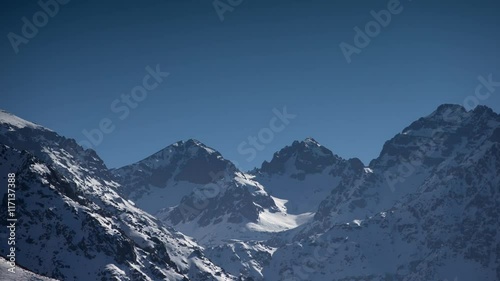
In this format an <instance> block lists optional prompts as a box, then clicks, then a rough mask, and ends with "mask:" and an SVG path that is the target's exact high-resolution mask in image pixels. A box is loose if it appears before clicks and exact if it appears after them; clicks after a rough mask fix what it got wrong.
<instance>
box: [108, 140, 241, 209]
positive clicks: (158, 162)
mask: <svg viewBox="0 0 500 281" xmlns="http://www.w3.org/2000/svg"><path fill="white" fill-rule="evenodd" d="M226 170H228V171H234V170H236V168H235V167H234V165H233V164H232V163H231V162H229V161H228V160H226V159H224V158H223V157H222V156H221V155H220V153H219V152H217V151H215V150H213V149H211V148H209V147H207V146H205V145H204V144H202V143H200V142H199V141H197V140H192V139H191V140H187V141H185V142H184V141H179V142H177V143H175V144H173V145H170V146H167V147H166V148H164V149H162V150H160V151H158V152H157V153H155V154H153V155H151V156H149V157H147V158H145V159H143V160H141V161H139V162H137V163H134V164H131V165H128V166H124V167H122V168H119V169H116V170H113V171H112V172H113V174H114V176H115V180H116V181H118V182H119V183H121V184H122V186H123V187H122V189H120V190H119V192H120V194H122V195H123V196H124V197H126V198H129V199H132V200H137V199H139V198H141V197H142V196H143V195H144V194H146V193H148V192H149V191H150V190H151V187H157V188H168V186H169V182H170V181H177V182H179V181H180V182H186V183H193V184H209V183H213V182H215V181H216V180H218V179H219V178H220V177H221V175H222V174H223V173H224V172H225V171H226ZM189 192H190V191H188V193H189ZM164 207H169V206H164Z"/></svg>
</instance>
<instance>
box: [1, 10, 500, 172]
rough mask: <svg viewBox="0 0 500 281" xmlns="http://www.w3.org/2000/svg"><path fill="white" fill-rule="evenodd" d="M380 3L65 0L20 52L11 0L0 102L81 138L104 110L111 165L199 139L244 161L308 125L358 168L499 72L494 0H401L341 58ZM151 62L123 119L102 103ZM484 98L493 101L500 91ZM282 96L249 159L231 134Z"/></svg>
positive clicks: (260, 156) (246, 132)
mask: <svg viewBox="0 0 500 281" xmlns="http://www.w3.org/2000/svg"><path fill="white" fill-rule="evenodd" d="M222 1H223V2H226V1H225V0H222ZM388 2H389V1H326V0H325V1H292V0H281V1H278V0H265V1H264V0H259V1H256V0H252V1H250V0H244V1H243V3H242V4H241V5H239V6H237V7H235V8H234V11H232V12H227V13H225V14H224V17H225V18H224V21H220V19H219V17H218V15H217V13H216V12H215V9H214V7H213V5H212V1H199V0H196V1H195V0H177V1H167V0H163V1H117V0H116V1H77V0H73V1H71V2H70V3H68V4H66V5H64V6H61V7H60V11H59V12H58V13H57V14H56V15H55V16H54V17H53V18H50V19H49V22H48V23H47V25H46V26H44V27H42V28H40V30H39V32H38V34H37V35H36V36H35V37H34V38H32V39H30V40H29V42H28V43H27V44H21V45H20V46H19V53H18V54H15V52H14V50H13V48H12V46H11V44H10V42H9V39H8V37H7V34H8V33H9V32H14V33H16V34H19V35H20V34H21V28H22V26H23V22H22V21H21V18H22V17H24V16H26V17H27V18H29V19H31V18H32V16H33V14H34V13H35V12H37V11H39V10H41V8H40V7H39V6H38V4H37V3H36V1H8V2H6V3H3V7H2V9H1V12H0V13H1V17H0V22H1V26H0V28H1V30H0V34H2V36H3V37H2V38H3V39H1V40H0V50H1V66H0V72H1V81H0V82H1V85H2V89H1V99H0V108H2V109H5V110H7V111H10V112H12V113H14V114H16V115H19V116H21V117H23V118H25V119H28V120H30V121H33V122H36V123H39V124H42V125H44V126H46V127H49V128H51V129H53V130H55V131H57V132H58V133H60V134H61V135H64V136H67V137H71V138H75V139H76V140H78V141H80V140H85V138H84V135H83V134H82V130H84V129H87V130H90V129H93V128H96V127H98V124H99V122H100V120H101V119H103V118H109V119H110V120H112V122H113V124H114V125H115V126H116V128H115V130H114V131H113V132H112V133H109V134H105V135H104V139H103V141H102V142H101V143H100V144H99V145H98V146H97V147H95V150H96V151H97V152H98V153H99V155H100V156H101V157H102V158H103V159H104V161H105V162H106V164H107V165H108V166H109V167H118V166H122V165H126V164H129V163H132V162H135V161H137V160H140V159H142V158H144V157H146V156H148V155H150V154H152V153H154V152H156V151H158V150H160V149H162V148H163V147H165V146H167V145H169V144H171V143H174V142H176V141H178V140H185V139H188V138H196V139H198V140H200V141H202V142H204V143H206V144H207V145H209V146H211V147H214V148H215V149H217V150H219V151H220V152H221V153H222V154H223V156H225V157H226V158H228V159H230V160H234V161H237V162H238V163H239V165H240V167H242V168H243V169H250V168H252V167H254V166H260V164H261V163H262V161H263V160H265V159H270V158H271V157H272V154H273V153H274V152H275V151H277V150H279V149H280V148H282V147H284V146H285V145H288V144H290V143H291V142H292V141H293V140H301V139H304V138H306V137H309V136H311V137H314V138H315V139H316V140H318V141H319V142H320V143H322V144H323V145H325V146H326V147H328V148H330V149H331V150H332V151H333V152H334V153H336V154H338V155H340V156H341V157H344V158H351V157H359V158H360V159H361V160H362V161H363V162H365V163H366V164H368V162H369V161H370V160H371V159H373V158H375V157H377V156H378V154H379V152H380V150H381V148H382V145H383V143H384V142H385V141H386V140H388V139H389V138H391V137H393V136H394V135H395V134H396V133H398V132H400V131H401V130H402V129H403V128H404V127H405V126H407V125H409V124H410V122H412V121H414V120H416V119H417V118H419V117H421V116H425V115H427V114H429V113H431V112H432V111H433V110H434V109H435V108H436V107H437V106H438V105H439V104H442V103H459V104H462V103H463V102H464V99H465V98H466V97H467V96H469V95H473V94H474V89H475V87H476V86H477V85H478V84H479V81H478V79H477V77H478V76H479V75H482V76H484V77H487V76H488V75H489V74H492V77H493V80H495V81H500V67H499V66H500V55H499V53H498V52H499V50H500V35H499V34H500V32H499V27H500V14H499V12H500V9H499V7H500V3H499V2H498V1H424V0H414V1H411V2H410V1H408V0H402V1H401V5H402V7H403V11H402V12H401V13H400V14H397V15H393V16H392V20H391V22H390V24H389V25H388V26H387V27H385V28H383V29H382V30H381V32H380V34H379V35H378V36H376V37H375V38H373V39H372V40H371V42H370V44H369V45H368V46H367V47H366V48H364V49H362V51H361V53H360V54H355V55H353V56H352V62H351V63H350V64H349V63H347V62H346V59H345V58H344V56H343V54H342V52H341V50H340V48H339V44H340V43H341V42H343V41H344V42H346V43H349V44H353V38H354V34H355V33H354V30H353V28H354V27H355V26H359V27H362V28H364V26H365V24H366V23H367V22H369V21H370V20H372V16H371V15H370V11H371V10H375V11H379V10H381V9H385V8H386V6H387V3H388ZM347 3H350V4H347ZM9 5H10V6H9ZM157 64H159V65H160V68H161V70H162V71H166V72H169V73H170V76H169V77H167V78H166V79H165V81H163V82H162V83H161V84H160V85H159V86H158V87H157V88H156V89H155V90H153V91H151V92H149V94H148V96H147V98H146V99H145V100H144V101H142V102H141V103H139V105H138V107H137V108H135V109H132V110H131V111H130V114H129V115H128V117H127V118H125V119H124V120H120V119H119V118H118V114H116V113H114V112H112V111H111V110H110V104H111V103H112V102H113V101H114V100H115V99H117V98H118V99H119V98H120V95H121V94H123V93H127V94H128V93H130V91H131V89H132V88H133V87H135V86H137V85H140V84H142V79H143V77H144V76H145V75H146V71H145V67H146V66H148V65H150V66H152V67H153V68H154V67H155V66H156V65H157ZM481 104H485V105H488V106H490V107H492V108H493V109H494V110H495V111H496V112H500V87H499V88H497V89H496V91H495V92H493V93H492V94H491V96H490V97H489V98H488V99H486V100H482V101H481ZM284 106H286V107H287V109H288V112H289V113H291V114H296V115H297V117H296V118H295V119H293V120H291V121H290V123H289V124H288V125H287V126H286V128H285V129H284V130H283V131H281V132H278V133H276V134H275V136H274V138H273V140H272V141H271V142H270V143H269V144H266V145H265V148H264V149H263V150H262V151H259V152H258V153H257V155H256V157H255V159H254V160H252V161H247V160H246V158H247V157H248V155H242V154H240V153H239V152H238V150H237V147H238V145H239V144H240V143H241V142H243V141H246V140H247V138H248V136H255V135H257V133H258V132H259V130H261V129H262V128H266V127H268V126H269V121H270V120H271V118H272V117H273V116H274V114H273V112H272V110H273V108H278V109H281V108H283V107H284Z"/></svg>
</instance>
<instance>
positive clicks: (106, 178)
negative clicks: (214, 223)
mask: <svg viewBox="0 0 500 281" xmlns="http://www.w3.org/2000/svg"><path fill="white" fill-rule="evenodd" d="M0 144H1V145H0V157H1V158H2V159H3V161H2V162H1V164H0V175H1V177H2V181H6V179H5V177H6V175H7V173H16V180H17V184H18V191H17V193H16V200H17V201H16V202H17V209H16V215H17V216H18V218H19V222H18V225H19V227H18V228H17V233H16V239H17V242H16V248H17V253H16V254H17V263H18V264H19V265H21V266H23V267H24V268H28V269H29V270H31V271H33V272H35V273H38V274H41V275H44V276H49V277H52V278H56V279H62V280H101V279H103V280H112V279H119V280H164V279H167V280H233V279H234V278H233V277H232V276H229V275H227V274H226V273H224V271H223V270H222V269H221V268H220V267H218V266H216V265H214V264H213V263H212V262H211V261H209V260H208V259H207V258H205V257H204V255H203V252H202V249H201V248H200V247H198V245H197V244H196V243H194V242H192V241H191V240H190V239H189V238H187V237H185V236H184V235H182V234H180V233H178V232H175V231H174V230H172V229H170V228H167V227H164V226H163V225H162V224H161V223H160V222H158V221H157V220H156V219H155V218H154V217H152V216H151V215H149V214H148V213H146V212H144V211H142V210H140V209H138V208H136V207H135V206H133V204H131V203H130V202H129V201H127V200H125V199H123V198H122V197H120V196H119V195H118V194H117V193H116V192H115V189H118V188H119V187H120V185H119V184H118V183H116V182H114V181H113V180H112V176H111V174H110V173H109V171H108V170H107V169H106V167H105V165H104V164H103V163H102V161H101V160H100V159H99V157H98V156H97V155H96V154H95V153H94V152H93V151H90V150H83V149H82V148H81V147H80V146H78V145H77V144H76V142H75V141H74V140H71V139H66V138H64V137H61V136H59V135H57V134H56V133H54V132H53V131H50V130H48V129H45V128H43V127H40V126H37V125H34V124H32V123H29V122H27V121H24V120H22V119H19V118H17V117H15V116H12V115H11V114H8V113H6V112H0ZM5 193H6V190H5V189H2V190H1V191H0V198H4V200H3V201H2V206H1V207H2V208H4V209H6V208H7V206H6V201H5V198H6V197H5ZM5 216H6V214H5V212H2V213H0V219H1V223H2V225H3V224H4V223H5V222H6V217H5ZM5 229H6V227H5V226H3V227H2V232H0V233H1V236H2V237H4V238H5V235H7V233H5V232H4V230H5ZM0 254H1V255H2V256H6V255H7V249H6V245H4V244H2V246H1V247H0Z"/></svg>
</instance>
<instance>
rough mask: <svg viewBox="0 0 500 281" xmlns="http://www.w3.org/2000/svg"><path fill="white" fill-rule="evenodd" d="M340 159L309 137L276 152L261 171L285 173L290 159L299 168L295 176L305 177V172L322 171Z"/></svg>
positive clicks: (263, 164)
mask: <svg viewBox="0 0 500 281" xmlns="http://www.w3.org/2000/svg"><path fill="white" fill-rule="evenodd" d="M340 160H341V159H340V158H339V157H338V156H336V155H334V154H333V153H332V152H331V151H330V150H329V149H327V148H326V147H324V146H321V145H320V144H319V143H318V142H316V141H315V140H314V139H312V138H308V139H305V140H304V141H301V142H299V141H294V142H293V143H292V145H291V146H287V147H285V148H283V149H282V150H280V151H279V152H276V153H275V154H274V156H273V159H272V160H271V162H267V161H264V163H262V167H261V168H260V170H259V172H261V173H266V174H283V173H284V172H285V170H286V163H287V162H289V161H290V162H291V164H292V165H293V166H294V167H296V169H297V170H298V172H297V173H296V174H295V176H296V177H300V178H301V179H303V177H304V175H305V174H315V173H321V172H322V171H323V170H324V169H325V168H326V167H328V166H331V165H333V164H335V163H337V162H339V161H340Z"/></svg>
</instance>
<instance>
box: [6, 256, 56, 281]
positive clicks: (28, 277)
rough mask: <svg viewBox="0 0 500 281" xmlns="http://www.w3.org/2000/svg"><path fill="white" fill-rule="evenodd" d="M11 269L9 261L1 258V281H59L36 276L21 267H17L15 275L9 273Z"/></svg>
mask: <svg viewBox="0 0 500 281" xmlns="http://www.w3.org/2000/svg"><path fill="white" fill-rule="evenodd" d="M9 269H11V267H10V265H9V263H8V262H7V260H6V259H4V258H3V257H0V281H57V279H52V278H48V277H44V276H41V275H38V274H35V273H33V272H31V271H28V270H26V269H23V268H20V267H19V266H16V267H15V269H14V273H12V272H9Z"/></svg>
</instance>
